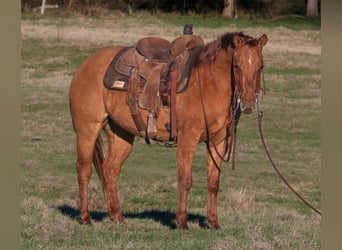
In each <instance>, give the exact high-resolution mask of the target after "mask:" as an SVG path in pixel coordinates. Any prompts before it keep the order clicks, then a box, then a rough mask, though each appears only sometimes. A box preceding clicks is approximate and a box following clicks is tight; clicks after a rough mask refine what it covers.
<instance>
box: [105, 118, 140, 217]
mask: <svg viewBox="0 0 342 250" xmlns="http://www.w3.org/2000/svg"><path fill="white" fill-rule="evenodd" d="M105 132H106V135H107V139H108V152H107V155H106V158H105V160H104V162H103V168H102V169H103V173H102V174H103V177H104V183H103V187H104V192H105V195H106V200H107V207H108V213H109V218H110V219H111V220H116V221H117V222H119V223H122V222H123V220H124V219H123V216H122V212H121V208H120V203H119V198H118V191H117V181H118V179H119V176H120V171H121V166H122V164H123V162H124V161H125V160H126V159H127V157H128V156H129V154H130V153H131V151H132V145H133V141H134V136H133V135H131V134H129V133H128V132H126V131H124V130H123V129H121V128H120V127H119V126H117V125H116V124H114V123H113V122H112V121H111V120H109V122H108V125H107V126H106V127H105Z"/></svg>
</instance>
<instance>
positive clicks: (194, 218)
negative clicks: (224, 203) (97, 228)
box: [57, 204, 208, 229]
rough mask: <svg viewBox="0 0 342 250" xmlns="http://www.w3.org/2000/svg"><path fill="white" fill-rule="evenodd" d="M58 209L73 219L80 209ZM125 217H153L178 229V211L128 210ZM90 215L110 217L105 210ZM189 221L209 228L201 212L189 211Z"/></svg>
mask: <svg viewBox="0 0 342 250" xmlns="http://www.w3.org/2000/svg"><path fill="white" fill-rule="evenodd" d="M57 210H58V211H59V212H61V213H62V214H63V215H65V216H68V217H70V218H71V219H78V217H79V213H80V210H79V209H76V208H74V207H72V206H69V205H66V204H64V205H61V206H58V207H57ZM123 216H124V217H125V218H131V219H152V220H154V221H156V222H158V223H160V224H162V225H164V226H167V227H169V228H170V229H176V227H177V225H176V213H174V212H171V211H159V210H155V209H152V210H145V211H143V212H136V213H135V212H126V213H123ZM90 217H91V219H92V220H94V221H102V220H104V219H105V218H107V217H108V213H107V212H103V211H90ZM188 222H193V223H198V225H199V226H200V227H201V228H208V224H207V222H206V217H204V216H203V215H200V214H193V213H188Z"/></svg>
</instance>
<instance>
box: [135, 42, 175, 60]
mask: <svg viewBox="0 0 342 250" xmlns="http://www.w3.org/2000/svg"><path fill="white" fill-rule="evenodd" d="M135 47H136V50H137V51H138V52H139V53H140V54H141V55H142V56H145V57H146V58H150V57H152V58H153V59H155V60H157V61H165V62H167V61H169V60H170V56H171V55H170V47H171V43H170V42H169V41H168V40H166V39H164V38H160V37H146V38H143V39H140V40H139V41H138V42H137V44H136V46H135Z"/></svg>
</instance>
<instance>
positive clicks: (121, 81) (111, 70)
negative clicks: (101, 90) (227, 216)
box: [103, 47, 133, 91]
mask: <svg viewBox="0 0 342 250" xmlns="http://www.w3.org/2000/svg"><path fill="white" fill-rule="evenodd" d="M131 48H133V47H126V48H123V49H122V50H120V51H119V52H118V53H117V54H116V55H115V56H114V58H113V60H112V62H111V63H110V64H109V66H108V68H107V70H106V73H105V75H104V77H103V84H104V86H105V87H106V88H107V89H117V90H124V91H126V90H127V83H128V81H129V74H122V73H123V72H120V73H119V72H118V71H117V69H116V64H117V62H118V61H119V60H121V58H122V56H123V55H124V54H125V53H126V52H127V51H128V50H130V49H131ZM131 68H132V67H130V66H127V69H125V71H126V72H129V71H130V70H131Z"/></svg>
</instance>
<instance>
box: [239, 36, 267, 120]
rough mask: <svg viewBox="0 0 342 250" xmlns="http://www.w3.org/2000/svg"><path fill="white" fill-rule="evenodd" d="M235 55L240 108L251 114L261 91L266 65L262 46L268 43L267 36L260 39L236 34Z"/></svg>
mask: <svg viewBox="0 0 342 250" xmlns="http://www.w3.org/2000/svg"><path fill="white" fill-rule="evenodd" d="M233 43H234V45H235V50H234V57H233V72H234V73H233V75H234V80H235V87H236V89H237V91H238V92H237V93H238V95H239V98H240V101H241V102H240V108H241V111H242V112H243V113H246V114H249V113H251V112H252V110H253V109H254V108H255V105H256V102H257V99H258V94H259V92H260V79H261V74H262V71H263V67H264V62H263V56H262V48H263V47H264V46H265V44H266V43H267V36H266V35H262V36H261V37H260V38H259V39H253V38H250V37H241V36H239V35H235V36H234V38H233Z"/></svg>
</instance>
